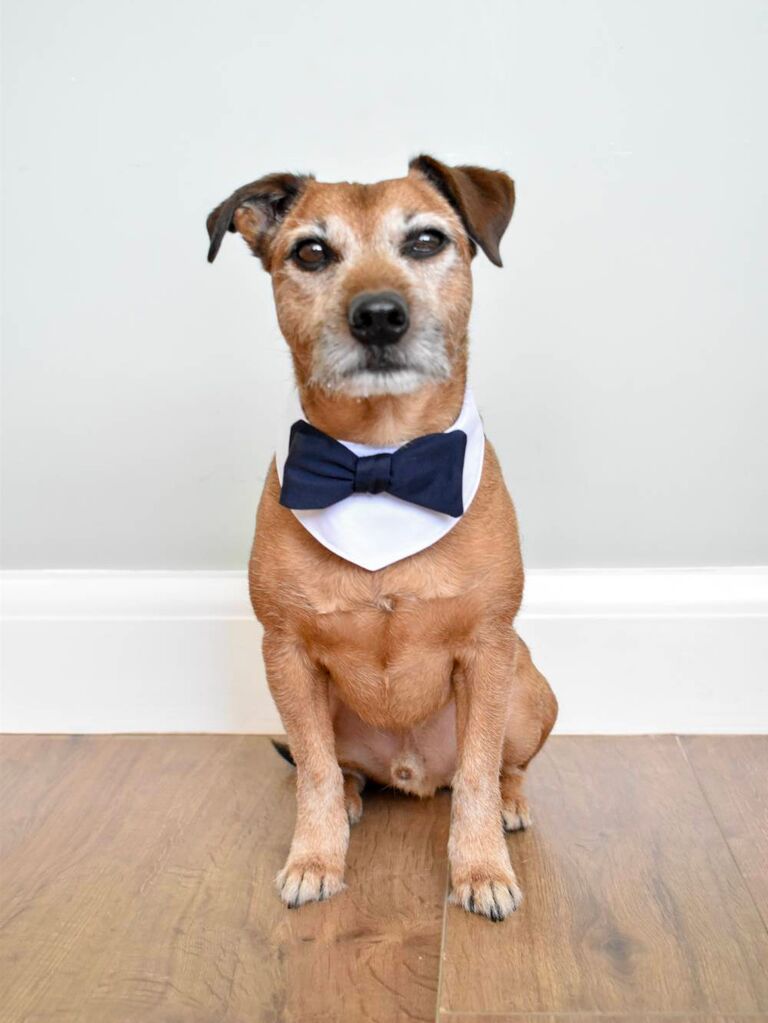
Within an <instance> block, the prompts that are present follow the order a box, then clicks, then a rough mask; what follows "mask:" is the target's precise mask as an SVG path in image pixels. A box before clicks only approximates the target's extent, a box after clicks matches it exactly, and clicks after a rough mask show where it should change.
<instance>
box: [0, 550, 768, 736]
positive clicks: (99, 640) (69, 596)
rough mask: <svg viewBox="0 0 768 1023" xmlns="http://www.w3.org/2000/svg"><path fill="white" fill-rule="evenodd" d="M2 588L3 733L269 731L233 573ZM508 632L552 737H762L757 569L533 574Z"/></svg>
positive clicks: (764, 707)
mask: <svg viewBox="0 0 768 1023" xmlns="http://www.w3.org/2000/svg"><path fill="white" fill-rule="evenodd" d="M2 585H3V605H4V607H3V610H4V615H3V619H4V620H3V651H2V669H3V673H2V688H0V727H2V729H3V730H5V731H10V732H252V733H268V732H278V731H281V725H280V720H279V718H278V716H277V712H276V710H275V708H274V705H273V704H272V701H271V699H270V696H269V693H268V691H267V686H266V682H265V678H264V669H263V665H262V659H261V651H260V640H261V632H260V629H259V626H258V625H257V624H256V622H255V621H254V619H253V616H252V614H251V610H250V606H249V603H248V596H247V588H246V579H245V574H244V573H236V572H8V573H5V574H4V575H3V577H2ZM518 627H519V631H520V633H521V635H522V636H523V637H524V638H525V639H526V640H527V642H528V644H529V645H530V647H531V650H532V652H533V655H534V658H535V660H536V662H537V664H538V665H539V667H540V668H541V670H542V671H543V672H544V673H545V674H546V675H547V676H548V677H549V679H550V681H551V683H552V686H553V688H554V690H555V692H556V693H557V696H558V698H559V700H560V719H559V722H558V731H560V732H568V733H584V732H599V733H632V732H635V733H638V732H639V733H642V732H730V733H739V732H741V733H747V732H766V731H768V568H713V569H692V570H682V569H674V570H666V569H638V570H613V569H611V570H570V571H556V570H539V571H531V572H530V573H529V574H528V578H527V583H526V600H525V605H524V608H523V611H522V613H521V615H520V618H519V619H518Z"/></svg>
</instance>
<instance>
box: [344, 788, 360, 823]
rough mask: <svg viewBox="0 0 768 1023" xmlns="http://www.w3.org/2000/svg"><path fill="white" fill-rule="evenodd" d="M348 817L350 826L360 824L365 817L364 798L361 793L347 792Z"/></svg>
mask: <svg viewBox="0 0 768 1023" xmlns="http://www.w3.org/2000/svg"><path fill="white" fill-rule="evenodd" d="M344 804H345V806H346V808H347V817H348V818H349V823H350V824H358V823H359V822H360V818H361V817H362V816H363V798H362V796H361V795H360V793H359V792H347V793H346V794H345V796H344Z"/></svg>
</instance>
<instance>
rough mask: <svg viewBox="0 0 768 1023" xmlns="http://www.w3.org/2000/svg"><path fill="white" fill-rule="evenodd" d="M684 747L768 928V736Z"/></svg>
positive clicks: (722, 738)
mask: <svg viewBox="0 0 768 1023" xmlns="http://www.w3.org/2000/svg"><path fill="white" fill-rule="evenodd" d="M680 742H681V743H682V745H683V749H684V750H685V753H686V756H687V757H688V760H689V761H690V763H691V765H692V767H693V770H694V772H695V774H696V777H697V778H698V780H699V784H700V785H701V787H702V789H703V790H704V795H705V796H706V798H707V802H708V803H709V806H710V808H711V810H712V812H713V814H714V815H715V818H716V819H717V822H718V824H719V825H720V830H721V831H722V833H723V836H724V838H725V840H726V842H727V843H728V847H729V848H730V850H731V853H732V854H733V858H734V859H735V860H736V863H737V864H738V867H739V869H740V870H741V873H742V876H743V878H744V880H745V881H746V883H747V887H748V888H749V890H750V892H751V893H752V898H753V899H754V900H755V904H756V906H757V908H758V910H759V911H760V914H761V915H762V918H763V922H764V923H765V925H766V927H768V735H696V736H684V737H681V739H680Z"/></svg>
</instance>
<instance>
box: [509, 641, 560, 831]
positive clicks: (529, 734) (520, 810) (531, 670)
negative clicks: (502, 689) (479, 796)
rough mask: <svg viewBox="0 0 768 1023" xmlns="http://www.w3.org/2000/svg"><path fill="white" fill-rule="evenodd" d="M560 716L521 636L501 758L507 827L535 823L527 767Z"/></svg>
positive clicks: (515, 828)
mask: <svg viewBox="0 0 768 1023" xmlns="http://www.w3.org/2000/svg"><path fill="white" fill-rule="evenodd" d="M556 718H557V700H556V699H555V695H554V693H553V692H552V690H551V689H550V687H549V683H548V682H547V680H546V679H545V678H544V676H543V675H542V674H541V672H540V671H539V670H538V668H537V667H536V665H535V664H534V663H533V661H532V660H531V654H530V651H529V650H528V647H527V646H526V645H525V643H524V642H523V641H522V639H520V637H519V636H518V637H517V656H516V658H515V675H514V685H513V688H512V693H511V696H510V702H509V716H508V718H507V729H506V733H505V735H504V746H503V750H502V758H501V818H502V821H503V823H504V830H505V831H524V830H525V829H526V828H529V827H530V826H531V811H530V807H529V806H528V800H527V799H526V798H525V796H524V795H523V781H524V780H525V769H526V767H527V766H528V764H529V763H530V762H531V760H533V758H534V757H535V756H536V754H537V753H538V752H539V750H540V749H541V747H542V746H543V745H544V743H545V742H546V739H547V736H548V735H549V733H550V732H551V730H552V726H553V725H554V723H555V720H556Z"/></svg>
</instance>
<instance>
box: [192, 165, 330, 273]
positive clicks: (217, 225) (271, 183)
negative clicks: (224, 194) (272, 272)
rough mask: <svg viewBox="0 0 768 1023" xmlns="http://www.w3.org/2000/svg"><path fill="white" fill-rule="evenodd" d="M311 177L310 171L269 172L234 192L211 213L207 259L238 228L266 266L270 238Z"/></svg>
mask: <svg viewBox="0 0 768 1023" xmlns="http://www.w3.org/2000/svg"><path fill="white" fill-rule="evenodd" d="M310 180H311V175H297V174H279V173H278V174H267V175H266V177H263V178H259V180H258V181H252V182H251V183H250V185H243V186H242V188H238V189H237V191H235V192H233V193H232V195H230V197H229V199H225V200H224V202H223V203H220V204H219V205H218V206H217V207H216V209H215V210H212V211H211V213H209V214H208V219H207V221H206V227H207V228H208V237H209V238H210V241H211V244H210V247H209V249H208V262H209V263H212V262H213V261H214V259H215V258H216V254H217V253H218V251H219V248H220V247H221V243H222V241H223V239H224V235H225V234H226V233H227V231H239V232H240V234H241V235H242V236H243V238H245V240H246V241H247V242H248V244H249V246H250V247H251V250H252V251H253V254H254V255H255V256H259V258H260V259H261V261H262V263H264V264H265V266H266V262H265V255H266V250H267V246H268V243H269V241H270V239H271V238H272V236H273V235H274V233H275V231H276V230H277V228H278V226H279V225H280V222H281V220H282V219H283V218H284V217H285V215H286V214H287V212H288V210H289V209H290V208H291V206H292V205H293V204H294V203H295V202H296V200H297V199H298V197H299V196H300V195H301V193H302V191H303V190H304V188H305V187H306V184H307V182H308V181H310Z"/></svg>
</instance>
